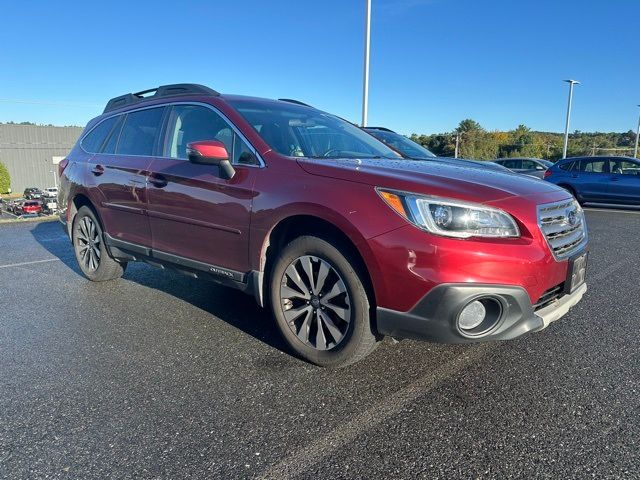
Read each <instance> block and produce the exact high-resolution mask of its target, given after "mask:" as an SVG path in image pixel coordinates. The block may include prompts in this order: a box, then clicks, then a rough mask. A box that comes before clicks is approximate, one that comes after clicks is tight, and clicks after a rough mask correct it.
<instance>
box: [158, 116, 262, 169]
mask: <svg viewBox="0 0 640 480" xmlns="http://www.w3.org/2000/svg"><path fill="white" fill-rule="evenodd" d="M202 140H217V141H219V142H222V143H224V146H225V147H226V149H227V152H228V153H229V157H230V158H231V161H232V163H243V164H254V163H256V162H257V160H256V157H255V156H254V155H253V153H252V150H251V148H249V146H248V145H247V144H246V143H245V142H244V141H243V140H242V138H241V137H240V136H239V135H238V134H237V133H236V132H235V131H234V130H233V129H232V128H231V126H230V125H229V124H228V123H227V122H226V120H225V119H224V118H222V117H221V116H220V115H219V114H218V113H216V112H214V111H213V110H211V109H210V108H207V107H200V106H197V105H179V106H175V107H173V108H172V110H171V115H170V117H169V124H168V126H167V138H166V142H165V143H166V147H165V153H164V154H165V155H166V156H168V157H172V158H184V159H186V158H187V145H188V144H189V143H191V142H197V141H202Z"/></svg>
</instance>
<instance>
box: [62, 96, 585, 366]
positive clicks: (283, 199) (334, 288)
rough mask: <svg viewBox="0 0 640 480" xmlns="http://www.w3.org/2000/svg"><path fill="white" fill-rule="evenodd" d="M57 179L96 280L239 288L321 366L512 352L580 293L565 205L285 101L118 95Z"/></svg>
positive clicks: (550, 195) (576, 211) (79, 252)
mask: <svg viewBox="0 0 640 480" xmlns="http://www.w3.org/2000/svg"><path fill="white" fill-rule="evenodd" d="M60 170H61V179H62V189H61V193H60V199H61V201H60V205H61V207H62V214H61V219H62V221H63V223H64V224H65V225H66V229H67V231H68V234H69V236H70V237H71V240H72V242H73V247H74V249H75V253H76V257H77V260H78V263H79V265H80V268H81V269H82V272H83V273H84V274H85V275H86V277H87V278H89V279H90V280H93V281H103V280H111V279H114V278H117V277H120V276H121V275H122V274H123V272H124V270H125V267H126V266H127V262H131V261H145V262H148V263H150V264H153V265H161V266H163V267H169V268H173V269H176V270H179V271H181V272H184V273H186V274H187V275H191V276H193V277H198V278H207V279H211V280H214V281H216V282H219V283H222V284H224V285H228V286H232V287H235V288H239V289H241V290H243V291H245V292H247V293H249V294H251V295H253V296H254V297H255V299H256V301H257V302H258V303H259V304H260V305H262V306H268V307H269V308H271V310H272V311H273V315H274V317H275V318H276V320H277V324H278V326H279V328H280V330H281V332H282V335H283V336H284V338H285V339H286V341H287V342H288V343H289V345H290V346H291V348H292V349H293V350H295V351H296V352H297V353H298V354H299V355H301V356H302V357H304V358H306V359H307V360H309V361H311V362H314V363H316V364H319V365H324V366H339V365H345V364H349V363H352V362H355V361H357V360H359V359H361V358H363V357H365V356H366V355H367V354H368V353H370V352H371V351H372V350H373V349H374V347H375V346H376V344H377V342H378V341H379V340H380V339H381V338H382V337H383V336H384V335H390V336H393V337H397V338H415V339H423V340H428V341H436V342H447V343H465V342H478V341H486V340H502V339H512V338H515V337H518V336H520V335H522V334H524V333H526V332H530V331H538V330H541V329H543V328H545V327H546V326H548V325H549V323H551V322H553V321H554V320H557V319H558V318H560V317H561V316H563V315H564V314H566V313H567V311H568V310H569V308H570V307H572V306H573V305H575V304H576V303H577V302H578V301H580V299H581V298H582V296H583V294H584V292H585V291H586V288H587V287H586V284H585V271H586V259H587V256H586V249H587V229H586V225H585V219H584V215H583V212H582V210H581V208H580V206H579V205H578V204H577V203H576V202H575V200H574V199H573V197H572V196H571V195H569V194H568V193H567V192H566V191H565V190H563V189H561V188H558V187H556V186H555V185H552V184H549V183H546V182H540V181H539V180H534V179H528V178H525V177H522V176H518V175H514V174H509V173H502V172H496V171H488V170H484V169H477V168H465V167H460V166H454V165H448V164H445V163H437V162H425V161H414V160H405V159H402V158H400V157H399V156H398V155H397V154H396V153H395V152H394V151H392V150H390V149H389V148H387V147H386V146H385V145H384V144H383V143H381V142H379V141H378V140H376V139H375V138H373V137H372V136H371V135H369V134H367V133H365V132H363V131H361V130H359V129H358V128H356V127H355V126H353V125H351V124H350V123H348V122H346V121H344V120H341V119H340V118H338V117H335V116H333V115H330V114H328V113H325V112H322V111H320V110H317V109H315V108H312V107H310V106H307V105H304V104H302V103H300V102H297V101H293V100H266V99H259V98H251V97H242V96H235V95H222V94H220V93H218V92H216V91H214V90H211V89H209V88H207V87H203V86H200V85H193V84H179V85H168V86H163V87H159V88H157V89H153V90H149V91H145V92H139V93H135V94H127V95H123V96H120V97H116V98H114V99H112V100H110V101H109V103H108V104H107V106H106V108H105V111H104V113H103V114H102V115H101V116H99V117H97V118H95V119H93V120H91V121H90V122H89V124H88V125H87V127H86V129H85V131H84V133H83V134H82V136H81V138H80V140H79V141H78V143H77V145H76V146H75V147H74V148H73V150H72V151H71V152H70V154H69V155H68V157H67V158H66V160H64V161H63V162H62V163H61V164H60Z"/></svg>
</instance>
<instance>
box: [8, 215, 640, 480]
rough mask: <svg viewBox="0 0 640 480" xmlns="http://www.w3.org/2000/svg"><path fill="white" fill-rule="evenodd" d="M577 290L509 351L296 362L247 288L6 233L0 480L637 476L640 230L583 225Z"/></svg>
mask: <svg viewBox="0 0 640 480" xmlns="http://www.w3.org/2000/svg"><path fill="white" fill-rule="evenodd" d="M587 219H588V223H589V227H590V236H591V247H590V248H591V250H590V258H589V262H590V264H589V273H588V283H589V291H588V292H587V294H586V296H585V298H584V300H583V301H582V302H581V303H580V304H578V305H577V306H576V307H575V308H574V309H573V310H572V311H571V312H570V314H569V315H568V316H566V317H565V318H563V319H561V320H560V321H558V322H556V323H554V324H552V325H551V326H550V327H549V328H548V329H546V330H545V331H543V332H539V333H535V334H530V335H526V336H525V337H523V338H520V339H518V340H515V341H511V342H504V343H490V344H482V345H471V346H449V345H436V344H429V343H420V342H413V341H402V342H400V343H398V344H394V343H393V342H391V341H390V340H385V342H383V344H382V345H381V346H380V348H378V350H377V351H376V352H374V354H372V355H370V356H369V357H368V358H366V359H365V360H364V361H362V362H361V363H359V364H356V365H353V366H351V367H348V368H345V369H341V370H326V369H320V368H317V367H315V366H312V365H309V364H307V363H304V362H302V361H300V360H298V359H297V358H295V357H293V356H292V355H291V354H290V353H289V351H288V350H287V349H286V347H285V345H284V343H283V342H282V341H281V339H280V337H279V334H278V333H277V331H276V327H275V323H274V321H273V320H272V319H271V318H270V316H269V315H268V314H267V313H266V312H265V311H263V310H262V309H260V308H259V307H258V306H256V305H255V303H254V302H253V300H252V299H251V298H250V297H248V296H245V295H244V294H242V293H240V292H236V291H233V290H229V289H226V288H223V287H219V286H216V285H213V284H210V283H206V282H201V281H197V280H193V279H190V278H188V277H185V276H182V275H180V274H177V273H172V272H167V271H161V270H159V269H155V268H153V267H150V266H147V265H143V264H131V265H129V268H128V269H127V271H126V273H125V276H124V277H123V278H122V279H120V280H117V281H113V282H108V283H103V284H95V283H90V282H88V281H86V280H85V279H84V278H83V277H81V276H80V274H79V270H78V268H77V266H76V264H75V258H74V256H73V252H72V249H71V245H70V243H69V241H68V239H67V238H66V237H65V236H64V234H63V232H62V229H61V227H60V225H59V224H57V223H28V224H21V225H0V478H11V479H14V478H15V479H19V478H82V479H90V478H96V479H97V478H100V479H104V478H134V477H135V478H198V479H202V478H219V479H222V478H274V479H275V478H295V479H307V478H308V479H311V478H353V479H358V478H385V479H388V478H406V479H412V478H447V479H450V478H532V477H534V476H537V477H546V478H591V477H594V478H604V477H608V478H640V340H639V339H638V330H639V329H638V325H639V323H638V322H639V320H638V318H639V316H640V307H639V302H638V298H639V296H640V282H639V278H640V255H638V253H637V249H638V238H639V237H640V215H639V214H638V213H637V212H616V211H589V212H588V213H587Z"/></svg>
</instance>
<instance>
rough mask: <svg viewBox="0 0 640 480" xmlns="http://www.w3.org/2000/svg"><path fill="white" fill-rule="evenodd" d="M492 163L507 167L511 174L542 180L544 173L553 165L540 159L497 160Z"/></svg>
mask: <svg viewBox="0 0 640 480" xmlns="http://www.w3.org/2000/svg"><path fill="white" fill-rule="evenodd" d="M494 162H495V163H497V164H498V165H502V166H503V167H507V168H508V169H509V170H511V171H512V172H516V173H522V174H524V175H529V176H531V177H536V178H544V172H546V171H547V169H548V168H549V167H551V166H552V165H553V162H550V161H549V160H543V159H541V158H499V159H498V160H494Z"/></svg>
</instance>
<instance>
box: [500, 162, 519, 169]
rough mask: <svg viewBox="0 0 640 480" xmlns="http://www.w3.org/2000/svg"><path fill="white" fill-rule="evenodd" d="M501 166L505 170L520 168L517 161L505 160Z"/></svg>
mask: <svg viewBox="0 0 640 480" xmlns="http://www.w3.org/2000/svg"><path fill="white" fill-rule="evenodd" d="M502 165H504V166H505V167H506V168H520V162H519V161H518V160H505V161H504V162H503V163H502Z"/></svg>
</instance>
